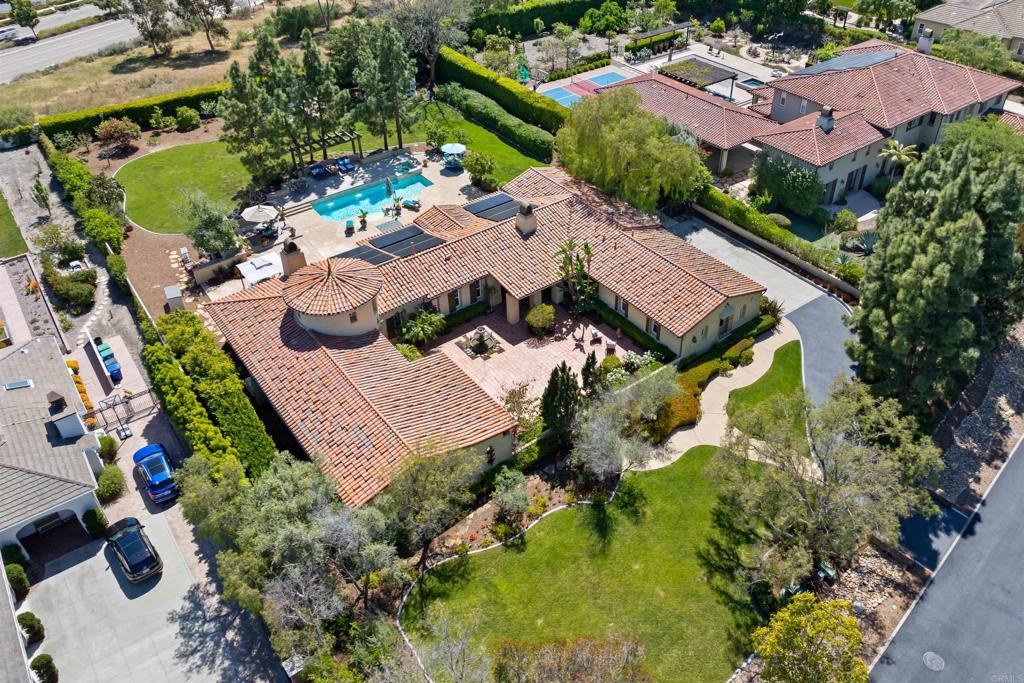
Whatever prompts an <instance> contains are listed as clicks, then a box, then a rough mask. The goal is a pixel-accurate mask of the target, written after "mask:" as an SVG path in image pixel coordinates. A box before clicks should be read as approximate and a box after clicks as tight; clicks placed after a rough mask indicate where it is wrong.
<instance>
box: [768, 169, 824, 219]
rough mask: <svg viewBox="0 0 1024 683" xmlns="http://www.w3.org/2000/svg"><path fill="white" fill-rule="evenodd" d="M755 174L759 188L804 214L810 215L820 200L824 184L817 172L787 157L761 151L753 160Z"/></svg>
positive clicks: (792, 209)
mask: <svg viewBox="0 0 1024 683" xmlns="http://www.w3.org/2000/svg"><path fill="white" fill-rule="evenodd" d="M754 176H755V178H756V182H757V187H758V189H759V190H764V191H766V192H768V193H769V194H770V195H771V196H773V197H775V199H776V200H777V201H778V202H779V204H781V205H782V206H784V207H786V208H787V209H789V210H790V211H793V212H794V213H798V214H800V215H801V216H808V215H810V213H811V212H812V211H814V208H815V207H816V206H818V202H819V201H820V200H821V194H822V190H823V186H822V184H821V180H819V179H818V175H817V173H815V172H814V171H811V170H808V169H806V168H803V167H801V166H797V165H796V164H794V163H793V162H791V161H789V160H788V159H782V158H779V157H774V156H769V155H766V154H762V155H761V156H759V157H758V158H757V161H755V162H754Z"/></svg>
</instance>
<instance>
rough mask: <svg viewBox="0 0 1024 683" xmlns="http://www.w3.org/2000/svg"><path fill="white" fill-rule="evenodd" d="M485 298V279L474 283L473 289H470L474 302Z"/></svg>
mask: <svg viewBox="0 0 1024 683" xmlns="http://www.w3.org/2000/svg"><path fill="white" fill-rule="evenodd" d="M483 298H484V281H483V278H481V279H479V280H477V281H476V282H474V283H473V287H472V288H471V289H470V299H471V300H473V301H480V300H481V299H483Z"/></svg>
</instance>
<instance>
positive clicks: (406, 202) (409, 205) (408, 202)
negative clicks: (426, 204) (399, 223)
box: [402, 199, 423, 211]
mask: <svg viewBox="0 0 1024 683" xmlns="http://www.w3.org/2000/svg"><path fill="white" fill-rule="evenodd" d="M422 207H423V205H422V204H420V200H418V199H403V200H402V208H403V209H412V210H414V211H419V210H420V209H421V208H422Z"/></svg>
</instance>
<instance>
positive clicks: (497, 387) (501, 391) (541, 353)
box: [430, 307, 642, 401]
mask: <svg viewBox="0 0 1024 683" xmlns="http://www.w3.org/2000/svg"><path fill="white" fill-rule="evenodd" d="M555 310H556V317H555V324H554V328H553V331H552V333H551V334H549V335H548V336H546V337H544V338H543V339H537V338H536V337H534V336H533V334H532V333H531V332H530V328H529V327H527V325H526V323H525V322H519V323H518V324H516V325H509V324H508V321H506V320H505V315H504V311H503V309H501V310H497V311H495V312H493V313H490V314H488V315H484V316H480V317H478V318H474V319H473V320H470V321H469V322H467V323H464V324H462V325H459V326H458V327H456V328H455V329H453V330H452V331H451V332H449V333H448V334H446V335H445V336H443V337H441V338H440V339H439V340H438V343H436V344H435V345H434V347H433V349H432V350H431V351H430V352H431V353H446V354H448V356H449V357H450V358H451V359H452V360H454V361H455V363H456V365H458V366H459V367H460V368H462V369H463V370H465V371H466V373H467V374H469V376H470V377H472V378H473V379H474V380H476V382H477V384H479V385H480V386H481V387H483V389H484V391H486V392H487V393H488V394H490V395H491V396H493V397H494V398H496V399H498V400H499V401H500V400H501V399H502V398H504V396H505V394H506V393H508V390H509V389H510V388H512V386H514V385H515V384H518V383H520V382H529V383H530V392H529V393H530V396H531V397H534V398H539V397H540V396H541V394H543V393H544V386H545V385H546V384H547V381H548V376H549V375H550V374H551V370H552V369H554V368H555V366H557V365H558V364H559V363H561V362H562V361H565V362H566V363H568V364H569V367H571V368H573V369H574V370H575V371H576V372H577V373H579V371H580V369H581V368H582V367H583V363H584V361H586V359H587V354H588V353H590V351H596V352H597V361H598V363H600V362H601V361H602V360H604V357H605V355H606V349H607V344H606V342H607V340H608V339H613V340H615V343H616V346H617V347H618V348H617V350H616V353H617V354H618V355H621V354H622V353H624V352H626V351H636V352H640V351H641V350H642V349H640V348H639V347H638V346H637V345H636V343H634V342H633V340H631V339H629V338H628V337H626V336H625V335H623V336H622V337H621V338H619V337H616V334H615V330H614V329H612V328H611V327H609V326H608V325H605V324H604V323H597V322H596V321H595V320H593V319H590V318H584V319H582V320H581V321H579V322H576V323H574V322H573V320H572V319H571V318H570V317H569V315H568V314H567V313H566V311H565V310H564V309H562V308H560V307H556V309H555ZM481 325H483V326H484V327H486V328H487V329H489V330H491V332H493V333H494V335H495V336H496V337H498V339H499V341H500V344H501V349H502V351H501V352H500V353H493V354H492V355H491V356H490V357H489V358H470V357H469V356H468V355H466V352H465V351H463V350H462V349H460V348H459V347H458V346H457V345H456V343H455V342H456V341H457V340H458V339H461V338H462V337H464V336H466V335H467V334H469V333H471V332H472V331H473V330H475V329H476V328H478V327H480V326H481ZM592 327H597V328H598V329H599V330H601V332H602V333H603V334H604V337H603V338H602V339H601V341H600V343H593V342H591V338H590V329H591V328H592Z"/></svg>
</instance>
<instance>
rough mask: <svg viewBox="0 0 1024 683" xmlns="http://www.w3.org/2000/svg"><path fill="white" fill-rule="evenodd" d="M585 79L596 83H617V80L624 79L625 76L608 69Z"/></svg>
mask: <svg viewBox="0 0 1024 683" xmlns="http://www.w3.org/2000/svg"><path fill="white" fill-rule="evenodd" d="M587 80H588V81H590V82H591V83H597V84H598V85H611V84H612V83H618V82H619V81H624V80H626V77H625V76H623V75H622V74H620V73H616V72H614V71H609V72H608V73H604V74H601V75H600V76H594V77H593V78H588V79H587Z"/></svg>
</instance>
